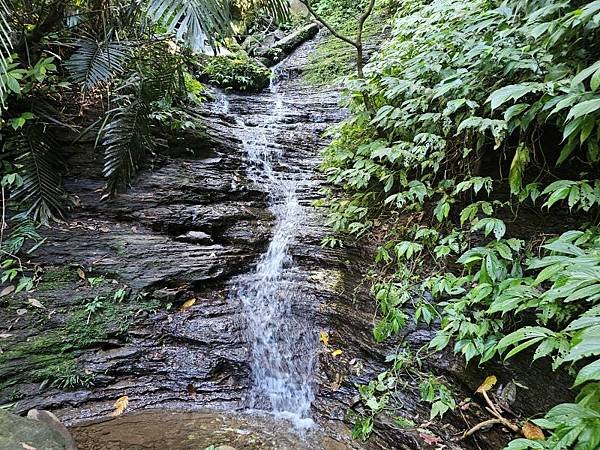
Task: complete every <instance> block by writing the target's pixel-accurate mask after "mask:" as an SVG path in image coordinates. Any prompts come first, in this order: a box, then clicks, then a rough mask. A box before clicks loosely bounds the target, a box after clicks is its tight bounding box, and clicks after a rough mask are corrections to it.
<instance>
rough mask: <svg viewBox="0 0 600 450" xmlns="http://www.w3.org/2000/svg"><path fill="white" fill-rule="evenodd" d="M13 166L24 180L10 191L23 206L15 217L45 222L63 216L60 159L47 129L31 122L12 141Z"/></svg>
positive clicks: (14, 199) (12, 199)
mask: <svg viewBox="0 0 600 450" xmlns="http://www.w3.org/2000/svg"><path fill="white" fill-rule="evenodd" d="M11 147H12V148H13V154H14V155H15V156H16V157H15V165H16V167H17V168H18V169H19V173H20V175H21V178H22V180H23V183H22V184H21V185H20V186H19V187H17V188H15V190H14V191H13V192H12V193H11V201H15V202H17V203H18V204H20V205H21V206H24V207H25V208H26V209H25V210H24V211H23V212H22V213H20V214H18V217H22V218H25V217H29V218H31V219H33V220H34V221H36V222H41V223H44V224H47V223H48V222H49V221H50V220H58V219H60V218H62V217H63V212H64V209H65V205H66V201H67V198H68V197H67V194H66V193H65V191H64V190H63V188H62V178H61V175H60V174H61V171H62V170H61V169H62V167H61V165H60V163H59V161H60V159H59V158H57V154H56V151H55V148H56V147H57V146H55V145H53V140H52V138H51V137H50V135H49V133H48V132H47V130H42V127H40V126H38V125H35V124H32V125H30V126H28V127H26V128H24V129H23V130H22V131H21V132H20V133H19V134H17V135H16V136H14V137H13V139H12V141H11Z"/></svg>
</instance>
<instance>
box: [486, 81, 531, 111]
mask: <svg viewBox="0 0 600 450" xmlns="http://www.w3.org/2000/svg"><path fill="white" fill-rule="evenodd" d="M540 89H541V86H540V85H539V84H538V83H523V84H511V85H509V86H504V87H502V88H500V89H497V90H495V91H494V92H492V93H491V94H490V96H489V97H488V99H487V101H488V102H490V106H491V108H492V110H494V109H496V108H498V107H499V106H501V105H502V104H504V103H506V102H507V101H508V100H518V99H520V98H521V97H523V96H524V95H526V94H529V93H531V92H537V91H539V90H540Z"/></svg>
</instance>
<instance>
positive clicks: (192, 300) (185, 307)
mask: <svg viewBox="0 0 600 450" xmlns="http://www.w3.org/2000/svg"><path fill="white" fill-rule="evenodd" d="M194 303H196V299H195V298H190V299H189V300H188V301H187V302H185V303H184V304H183V305H181V308H179V310H180V311H187V310H188V309H190V308H191V307H192V306H194Z"/></svg>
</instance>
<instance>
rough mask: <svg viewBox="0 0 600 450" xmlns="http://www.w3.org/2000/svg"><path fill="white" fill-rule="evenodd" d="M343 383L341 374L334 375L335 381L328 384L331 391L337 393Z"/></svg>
mask: <svg viewBox="0 0 600 450" xmlns="http://www.w3.org/2000/svg"><path fill="white" fill-rule="evenodd" d="M343 382H344V376H343V375H342V374H341V373H336V374H335V381H332V382H331V384H330V387H331V390H332V391H337V390H338V389H339V388H340V387H341V386H342V383H343Z"/></svg>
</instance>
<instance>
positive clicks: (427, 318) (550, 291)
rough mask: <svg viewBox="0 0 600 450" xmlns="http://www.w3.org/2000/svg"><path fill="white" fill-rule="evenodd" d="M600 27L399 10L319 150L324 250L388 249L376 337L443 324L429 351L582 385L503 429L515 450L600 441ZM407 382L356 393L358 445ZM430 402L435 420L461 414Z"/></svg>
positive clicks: (464, 5)
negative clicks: (537, 363)
mask: <svg viewBox="0 0 600 450" xmlns="http://www.w3.org/2000/svg"><path fill="white" fill-rule="evenodd" d="M599 18H600V2H599V1H593V2H568V1H567V2H557V1H549V2H543V1H531V2H518V1H513V0H507V1H503V2H501V1H484V0H478V1H475V2H466V1H464V0H433V1H432V2H424V1H418V0H412V1H408V2H403V3H402V5H401V6H400V8H399V11H398V13H397V17H396V19H395V28H394V31H393V33H392V38H391V40H390V41H389V42H388V43H386V44H385V45H384V46H383V47H382V48H381V50H380V51H379V52H378V53H377V54H376V55H375V57H374V58H373V60H372V61H371V62H370V64H369V65H368V66H367V67H366V68H365V71H366V73H367V80H366V83H358V82H353V83H350V84H348V89H349V91H350V92H349V93H348V95H347V96H346V98H347V102H348V106H349V108H350V110H351V112H352V114H351V116H350V117H349V118H348V119H347V120H345V121H344V122H343V123H341V124H340V125H339V126H337V127H335V128H334V129H333V130H331V131H330V133H331V135H332V136H333V142H332V144H331V145H330V146H329V147H328V148H327V149H326V150H325V152H324V157H325V162H324V165H323V169H324V170H325V172H326V173H327V176H328V179H329V181H330V183H331V184H332V186H333V188H332V189H330V190H326V191H325V194H326V196H327V199H326V200H325V203H326V204H327V205H329V207H330V225H331V226H332V228H333V230H334V234H333V235H332V236H329V237H327V238H326V239H324V242H323V244H324V245H331V246H334V245H339V244H341V243H342V242H343V241H344V239H347V238H348V236H354V237H356V238H361V237H365V236H369V238H370V239H371V240H375V241H376V242H377V243H378V248H377V251H376V254H375V255H374V265H375V267H376V269H377V274H378V275H377V277H376V280H375V282H374V283H373V287H372V290H373V295H374V297H375V301H376V302H377V307H378V317H377V321H376V324H375V327H374V338H375V339H376V340H377V341H384V340H386V339H389V338H391V337H393V336H395V335H397V334H398V333H399V332H400V331H401V330H402V329H403V328H404V326H405V324H406V322H407V321H408V320H410V318H409V317H408V316H407V313H406V311H407V310H414V311H415V313H414V320H415V321H416V322H421V323H425V324H426V325H430V326H432V327H436V329H437V330H438V331H437V334H436V336H435V339H434V340H433V341H432V342H431V343H430V345H429V348H428V350H429V351H441V350H443V349H446V348H449V349H451V350H452V351H454V352H455V353H457V354H459V355H462V357H464V359H465V360H466V361H467V362H477V363H479V364H481V363H484V362H488V361H490V362H492V361H493V362H495V363H496V364H502V361H504V360H506V359H509V358H512V357H514V356H515V355H517V354H519V353H521V356H522V357H523V355H525V356H524V357H525V358H531V359H533V360H536V359H543V360H545V361H547V365H548V367H549V369H551V370H558V369H559V368H565V369H566V370H568V371H569V372H570V373H572V374H573V377H574V383H573V388H574V389H575V390H576V391H578V392H579V394H578V396H577V398H576V400H575V401H574V402H573V403H563V404H559V405H557V406H555V407H554V408H553V409H551V410H550V411H548V413H547V414H546V416H545V417H544V418H538V419H535V420H533V421H532V422H533V423H531V422H522V421H518V420H516V419H514V421H513V422H517V423H516V424H515V423H512V422H510V421H505V422H502V423H504V424H505V425H506V424H508V425H510V426H509V428H511V429H513V430H514V431H518V430H520V434H522V435H523V437H522V438H519V439H516V440H514V441H512V442H511V443H510V444H509V447H508V448H510V449H512V450H518V449H527V448H534V449H557V448H577V449H588V450H593V449H597V448H598V447H599V446H600V383H599V382H600V360H598V355H600V230H599V228H598V225H599V214H600V180H599V179H598V174H599V173H600V172H599V166H600V164H599V163H600V131H599V130H600V128H599V127H598V123H599V119H600V95H599V94H598V89H599V88H600V61H597V57H598V54H597V51H596V50H595V49H596V46H595V43H597V42H598V27H599V26H600V19H599ZM362 92H365V93H366V94H367V95H368V98H370V99H371V101H372V102H373V106H374V107H375V108H374V109H375V112H374V113H370V112H369V108H367V107H365V105H364V100H363V99H364V96H363V95H360V94H361V93H362ZM525 350H527V351H526V352H524V351H525ZM531 350H533V352H532V351H531ZM522 352H524V353H522ZM392 360H394V358H392ZM423 379H424V380H426V378H423ZM380 381H381V380H380ZM397 382H398V377H395V379H394V382H392V383H391V384H390V385H389V386H384V387H383V388H382V389H381V390H378V391H373V392H376V395H371V394H372V392H371V390H370V388H368V387H367V388H361V394H362V399H363V402H364V404H365V406H366V411H368V413H367V414H366V415H365V416H363V417H362V418H360V419H359V420H358V421H357V428H356V430H358V431H357V435H360V436H361V437H366V436H368V434H369V433H370V431H371V430H372V428H373V422H374V420H376V417H377V415H378V414H380V413H382V412H385V413H387V414H390V413H393V411H391V410H390V405H387V404H381V403H380V402H381V400H382V399H384V398H385V393H386V392H388V391H391V390H392V389H395V388H396V383H397ZM443 384H444V383H443V382H442V385H443ZM485 390H489V386H488V387H487V388H486V389H485ZM422 398H423V400H425V401H428V402H430V403H432V405H433V408H432V411H431V417H432V418H433V417H436V416H442V415H443V414H444V412H445V411H446V410H448V409H452V408H454V407H455V406H456V401H455V399H454V398H453V396H452V395H451V394H450V393H449V392H446V391H445V390H444V389H443V388H442V389H441V390H439V389H437V388H432V389H431V388H424V389H423V390H422ZM521 427H522V428H521ZM542 429H543V431H542ZM532 430H534V431H533V432H532ZM542 437H545V439H542Z"/></svg>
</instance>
